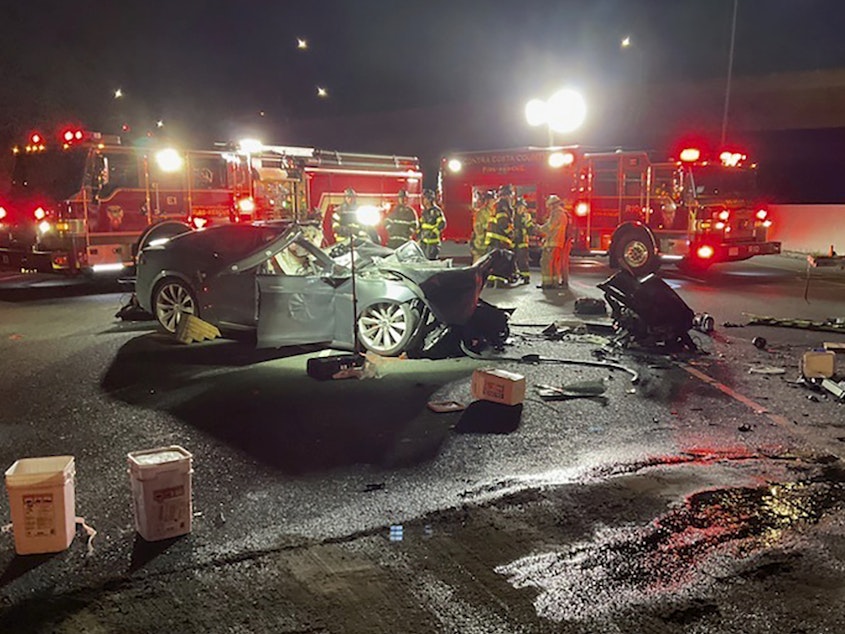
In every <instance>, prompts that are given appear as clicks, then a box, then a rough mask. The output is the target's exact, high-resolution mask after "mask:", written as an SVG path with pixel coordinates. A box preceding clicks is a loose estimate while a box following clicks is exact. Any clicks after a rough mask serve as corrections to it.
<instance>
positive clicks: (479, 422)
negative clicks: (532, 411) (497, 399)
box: [455, 401, 522, 434]
mask: <svg viewBox="0 0 845 634" xmlns="http://www.w3.org/2000/svg"><path fill="white" fill-rule="evenodd" d="M521 421H522V403H520V404H519V405H502V404H501V403H494V402H493V401H473V402H472V403H470V404H469V405H468V406H467V408H466V409H465V410H464V411H463V412H462V413H461V418H460V419H459V420H458V424H457V425H455V431H456V432H459V433H464V434H510V433H512V432H514V431H516V430H517V428H518V427H519V424H520V422H521Z"/></svg>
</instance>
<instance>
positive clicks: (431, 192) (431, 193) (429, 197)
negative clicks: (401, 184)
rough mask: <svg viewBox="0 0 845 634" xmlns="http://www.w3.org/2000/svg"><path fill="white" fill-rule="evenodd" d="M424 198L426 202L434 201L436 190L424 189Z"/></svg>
mask: <svg viewBox="0 0 845 634" xmlns="http://www.w3.org/2000/svg"><path fill="white" fill-rule="evenodd" d="M422 197H423V198H425V199H426V200H434V190H433V189H424V190H423V193H422Z"/></svg>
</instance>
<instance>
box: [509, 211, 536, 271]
mask: <svg viewBox="0 0 845 634" xmlns="http://www.w3.org/2000/svg"><path fill="white" fill-rule="evenodd" d="M534 226H535V225H534V217H533V216H532V215H531V211H530V210H529V209H528V204H527V203H526V202H525V200H524V199H522V198H520V199H519V200H517V202H516V210H515V211H514V215H513V241H514V255H515V260H516V274H517V277H518V278H519V283H520V284H530V283H531V272H530V269H529V262H528V239H529V238H530V237H531V235H532V234H533V233H534Z"/></svg>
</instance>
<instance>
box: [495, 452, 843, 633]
mask: <svg viewBox="0 0 845 634" xmlns="http://www.w3.org/2000/svg"><path fill="white" fill-rule="evenodd" d="M843 475H845V473H843V471H842V470H841V469H839V468H837V467H835V466H833V465H828V466H826V467H824V468H823V470H822V476H820V477H816V478H813V479H811V480H806V481H802V482H794V483H788V484H775V485H770V486H764V487H747V488H746V487H743V488H725V489H713V490H707V491H701V492H698V493H695V494H693V495H690V496H689V497H687V498H686V499H685V500H684V501H683V503H682V504H680V505H679V506H678V507H677V508H674V509H672V510H671V511H669V512H668V513H666V514H665V515H663V516H661V517H659V518H657V519H655V520H654V521H652V522H651V523H649V524H648V525H647V526H637V527H626V528H602V529H600V530H598V531H596V533H595V535H594V537H593V540H592V541H589V542H582V543H579V544H574V545H571V546H568V547H566V548H564V549H562V550H558V551H553V552H547V553H542V554H537V555H531V556H528V557H523V558H522V559H519V560H517V561H514V562H512V563H510V564H507V565H504V566H500V567H498V568H497V569H496V572H497V573H499V574H502V575H506V576H507V577H508V580H509V582H510V583H511V584H512V585H513V586H514V587H515V588H526V587H534V588H537V589H538V590H539V591H540V594H539V596H538V597H537V598H536V599H535V602H534V605H535V608H536V610H537V613H538V614H539V615H540V616H541V617H544V618H548V619H551V620H554V621H569V620H587V619H594V618H598V617H602V616H606V615H609V614H612V613H618V611H619V610H624V609H626V608H636V607H640V606H645V605H648V604H653V603H655V602H656V601H658V600H660V599H661V598H664V597H667V596H668V597H669V598H670V599H678V598H679V597H687V598H694V597H695V596H697V595H698V594H700V593H701V592H700V591H703V590H705V589H706V587H707V585H708V584H710V583H712V581H713V580H714V578H726V577H729V576H731V575H736V574H743V573H741V571H740V568H741V566H742V564H743V562H748V561H749V560H750V559H751V558H752V557H754V556H755V555H761V554H763V553H764V552H765V551H767V550H771V549H781V550H783V551H785V552H788V551H789V550H790V548H791V547H792V546H794V540H793V539H792V538H793V537H797V536H798V535H800V532H801V530H802V528H806V527H808V526H812V525H814V524H816V523H818V522H819V521H820V520H821V518H822V517H824V516H825V515H827V514H830V513H832V512H833V511H835V510H838V509H841V508H842V507H843V506H845V504H843V502H845V485H843V484H840V483H841V482H845V478H843ZM769 567H771V564H769ZM777 572H778V570H774V571H771V570H769V571H767V572H766V574H767V575H768V574H777ZM744 574H748V573H744Z"/></svg>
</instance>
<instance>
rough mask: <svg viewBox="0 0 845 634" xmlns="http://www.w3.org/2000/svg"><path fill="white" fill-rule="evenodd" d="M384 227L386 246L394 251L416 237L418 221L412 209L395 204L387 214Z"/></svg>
mask: <svg viewBox="0 0 845 634" xmlns="http://www.w3.org/2000/svg"><path fill="white" fill-rule="evenodd" d="M384 227H385V229H387V246H389V247H390V248H391V249H396V248H398V247H400V246H402V245H403V244H404V243H405V242H407V241H408V240H413V239H414V238H415V237H416V235H417V232H418V231H419V230H420V221H419V218H417V212H416V211H414V208H413V207H409V206H408V205H402V204H396V205H393V208H392V209H391V210H390V213H389V214H387V218H386V219H385V221H384Z"/></svg>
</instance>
